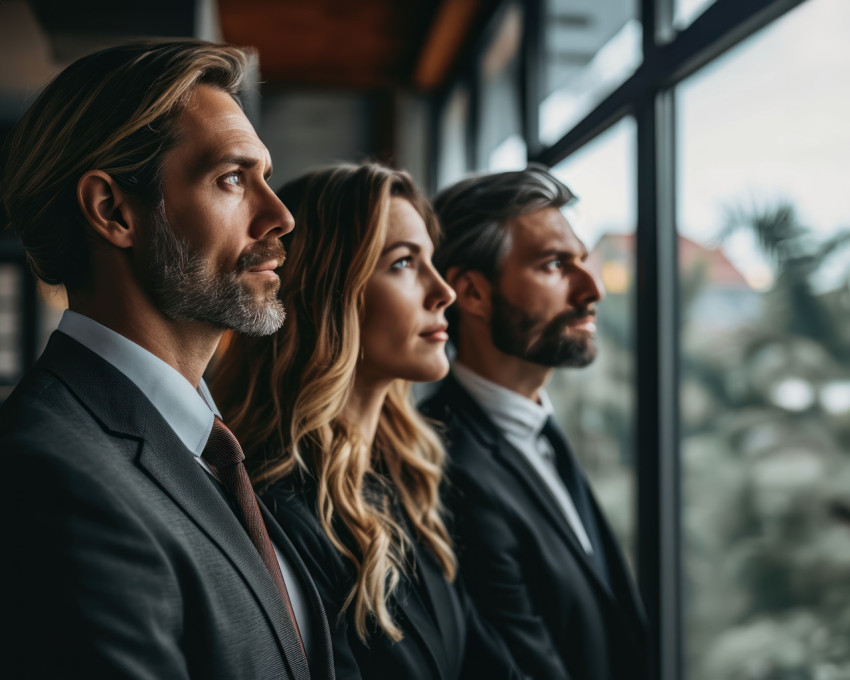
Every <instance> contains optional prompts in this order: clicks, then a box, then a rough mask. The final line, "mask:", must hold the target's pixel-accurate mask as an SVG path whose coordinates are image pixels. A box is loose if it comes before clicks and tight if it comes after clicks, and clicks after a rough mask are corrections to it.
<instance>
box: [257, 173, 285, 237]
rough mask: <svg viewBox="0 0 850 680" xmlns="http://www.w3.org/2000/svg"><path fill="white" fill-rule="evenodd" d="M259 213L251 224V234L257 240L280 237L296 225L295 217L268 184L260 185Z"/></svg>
mask: <svg viewBox="0 0 850 680" xmlns="http://www.w3.org/2000/svg"><path fill="white" fill-rule="evenodd" d="M257 204H258V205H257V214H256V216H255V218H254V221H253V223H252V225H251V236H253V237H254V238H255V239H257V240H263V239H269V238H280V237H281V236H283V235H284V234H288V233H289V232H290V231H292V228H293V227H294V226H295V218H294V217H293V216H292V213H291V212H289V209H288V208H287V207H286V206H285V205H284V204H283V202H282V201H281V200H280V199H279V198H278V197H277V195H275V193H274V191H272V189H271V187H270V186H269V185H268V184H265V183H263V185H262V187H260V195H259V197H258V200H257Z"/></svg>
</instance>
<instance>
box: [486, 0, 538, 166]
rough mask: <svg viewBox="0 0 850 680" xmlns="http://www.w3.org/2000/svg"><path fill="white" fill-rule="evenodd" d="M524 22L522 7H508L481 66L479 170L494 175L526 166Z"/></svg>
mask: <svg viewBox="0 0 850 680" xmlns="http://www.w3.org/2000/svg"><path fill="white" fill-rule="evenodd" d="M522 22H523V14H522V8H521V7H520V5H519V4H518V3H510V4H508V5H507V6H506V9H505V11H504V13H503V14H502V17H501V19H500V20H499V24H498V28H497V30H496V32H495V34H494V36H493V38H492V40H491V41H490V44H489V46H488V47H487V49H486V50H485V51H484V54H483V56H482V59H481V64H480V66H479V69H480V71H479V73H480V77H481V115H480V129H479V132H478V134H479V137H478V167H480V168H486V169H487V170H491V171H493V172H498V171H501V170H518V169H521V168H524V167H525V165H526V158H527V155H526V144H525V139H524V138H523V136H522V116H521V113H520V102H521V101H522V97H520V89H519V87H520V46H521V44H522Z"/></svg>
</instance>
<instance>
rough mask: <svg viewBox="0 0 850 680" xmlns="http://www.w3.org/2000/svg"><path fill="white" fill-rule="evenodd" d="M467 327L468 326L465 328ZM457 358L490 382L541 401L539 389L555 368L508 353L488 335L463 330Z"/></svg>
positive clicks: (538, 401)
mask: <svg viewBox="0 0 850 680" xmlns="http://www.w3.org/2000/svg"><path fill="white" fill-rule="evenodd" d="M463 330H466V329H463ZM459 345H460V346H459V347H458V352H457V360H458V361H459V362H460V363H462V364H463V365H464V366H466V367H467V368H468V369H469V370H471V371H473V372H475V373H477V374H478V375H480V376H481V377H482V378H485V379H487V380H489V381H490V382H493V383H496V384H497V385H501V386H502V387H505V388H507V389H509V390H511V391H513V392H517V393H518V394H521V395H522V396H524V397H525V398H526V399H530V400H532V401H535V402H537V403H540V390H541V389H543V387H544V386H545V385H546V383H547V382H548V381H549V378H550V377H551V376H552V371H553V370H554V369H552V368H550V367H549V366H541V365H540V364H534V363H531V362H530V361H526V360H525V359H520V358H519V357H515V356H511V355H509V354H505V353H504V352H502V351H501V350H499V349H498V348H497V347H496V346H495V345H494V344H493V342H492V340H491V339H490V334H489V331H488V333H487V334H486V335H482V334H477V333H464V332H462V333H461V338H460V343H459Z"/></svg>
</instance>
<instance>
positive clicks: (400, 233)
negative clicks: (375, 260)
mask: <svg viewBox="0 0 850 680" xmlns="http://www.w3.org/2000/svg"><path fill="white" fill-rule="evenodd" d="M394 241H410V242H411V243H417V244H419V245H424V244H427V245H430V244H431V237H430V236H429V235H428V230H427V229H426V227H425V221H424V220H423V219H422V216H421V215H420V214H419V213H418V212H416V208H414V207H413V204H411V202H410V201H408V200H407V199H406V198H401V197H400V196H393V197H392V198H391V199H390V214H389V223H388V224H387V244H390V243H392V242H394Z"/></svg>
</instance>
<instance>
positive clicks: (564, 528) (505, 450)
mask: <svg viewBox="0 0 850 680" xmlns="http://www.w3.org/2000/svg"><path fill="white" fill-rule="evenodd" d="M494 458H496V459H497V460H499V461H500V462H501V464H502V465H504V466H505V467H507V468H509V469H510V470H511V471H512V472H513V473H514V475H515V477H516V478H517V479H518V480H519V481H520V483H521V484H522V485H523V486H525V488H526V491H527V492H528V494H527V495H528V497H529V498H531V499H532V501H533V503H534V504H535V505H537V507H538V508H539V509H540V510H542V511H543V514H544V515H545V516H546V517H547V518H548V520H549V522H550V523H551V524H552V525H553V526H554V527H555V528H556V529H557V530H558V532H559V533H560V534H561V536H562V537H563V538H564V540H565V541H566V542H567V545H568V546H569V548H570V550H572V552H573V553H574V554H575V556H576V559H577V560H578V561H579V562H580V563H581V565H582V566H583V567H584V569H585V571H586V572H587V573H588V574H589V575H590V577H591V578H592V579H593V581H595V582H596V583H597V584H598V585H599V587H600V588H601V589H602V590H604V591H605V592H606V593H607V594H608V595H609V596H610V595H611V591H610V589H609V588H608V585H607V584H606V583H605V581H604V580H603V579H602V577H601V576H600V575H599V571H598V569H597V567H596V565H594V564H593V561H592V560H591V559H590V557H589V556H588V554H587V553H586V552H585V550H584V548H583V547H582V545H581V543H580V542H579V540H578V537H576V535H575V532H574V531H573V528H572V526H570V523H569V521H568V520H567V518H566V517H565V516H564V513H563V511H562V510H561V507H560V506H559V505H558V501H557V500H556V499H555V496H554V495H553V494H552V492H551V491H550V490H549V487H548V486H547V485H546V483H545V482H544V481H543V480H542V479H541V478H540V475H539V474H538V473H537V470H535V469H534V468H533V467H532V465H531V463H529V462H528V460H526V458H525V456H523V454H522V453H520V452H519V451H517V449H516V448H515V447H514V446H513V445H512V444H511V443H510V442H508V441H507V440H506V439H505V438H504V437H502V436H501V435H499V441H498V443H497V446H496V449H495V450H494Z"/></svg>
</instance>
